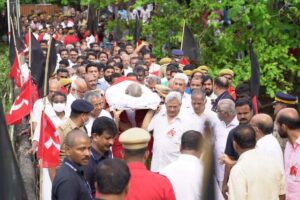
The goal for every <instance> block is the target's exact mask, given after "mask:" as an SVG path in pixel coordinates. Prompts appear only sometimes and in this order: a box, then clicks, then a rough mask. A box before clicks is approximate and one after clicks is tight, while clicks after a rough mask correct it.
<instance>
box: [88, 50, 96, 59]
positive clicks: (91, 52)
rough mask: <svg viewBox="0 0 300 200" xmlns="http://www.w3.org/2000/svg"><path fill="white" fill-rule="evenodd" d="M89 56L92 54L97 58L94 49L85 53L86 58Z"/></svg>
mask: <svg viewBox="0 0 300 200" xmlns="http://www.w3.org/2000/svg"><path fill="white" fill-rule="evenodd" d="M89 56H94V57H95V58H97V55H96V54H95V53H94V51H90V52H89V53H88V54H87V55H86V58H88V57H89Z"/></svg>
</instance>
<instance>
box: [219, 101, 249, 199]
mask: <svg viewBox="0 0 300 200" xmlns="http://www.w3.org/2000/svg"><path fill="white" fill-rule="evenodd" d="M235 110H236V116H237V119H238V121H239V124H244V125H245V124H249V123H250V120H251V118H252V117H253V108H252V103H251V101H250V100H248V99H238V100H237V101H236V103H235ZM234 130H235V128H234V129H232V130H231V131H230V132H229V134H228V137H227V142H226V147H225V155H224V156H223V157H222V158H221V160H223V161H224V160H225V158H228V157H229V158H230V159H231V161H232V163H231V164H229V163H227V162H226V161H224V162H225V172H224V179H223V187H222V193H223V196H224V198H225V199H227V192H228V185H227V183H228V179H229V174H230V170H231V168H232V166H233V165H234V164H235V163H236V161H237V160H238V158H239V155H238V153H237V152H236V151H235V149H234V147H233V133H234ZM227 156H228V157H227Z"/></svg>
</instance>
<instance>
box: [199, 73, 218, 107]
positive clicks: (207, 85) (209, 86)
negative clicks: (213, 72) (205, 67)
mask: <svg viewBox="0 0 300 200" xmlns="http://www.w3.org/2000/svg"><path fill="white" fill-rule="evenodd" d="M213 86H214V82H213V79H212V77H211V76H204V77H203V78H202V89H203V90H204V91H205V94H206V97H207V98H210V100H211V102H212V103H213V102H215V100H216V98H217V95H216V94H215V93H214V91H213Z"/></svg>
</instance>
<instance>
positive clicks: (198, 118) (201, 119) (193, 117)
mask: <svg viewBox="0 0 300 200" xmlns="http://www.w3.org/2000/svg"><path fill="white" fill-rule="evenodd" d="M184 114H185V115H186V117H187V118H188V119H189V127H190V130H194V131H199V132H200V133H202V134H203V132H204V128H205V122H206V121H208V123H209V125H210V128H211V131H212V133H213V134H214V132H215V128H216V126H217V124H218V122H219V119H218V117H217V114H216V113H215V112H213V111H211V110H208V109H204V111H203V113H202V114H201V115H198V114H196V113H195V111H194V110H193V108H192V109H188V110H186V111H185V112H184Z"/></svg>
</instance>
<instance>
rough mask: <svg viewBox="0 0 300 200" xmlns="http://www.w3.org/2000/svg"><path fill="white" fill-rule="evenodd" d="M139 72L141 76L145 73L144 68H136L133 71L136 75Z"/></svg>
mask: <svg viewBox="0 0 300 200" xmlns="http://www.w3.org/2000/svg"><path fill="white" fill-rule="evenodd" d="M139 72H143V74H145V73H146V70H145V68H144V67H142V66H137V67H136V68H135V69H134V73H136V74H138V73H139Z"/></svg>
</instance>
